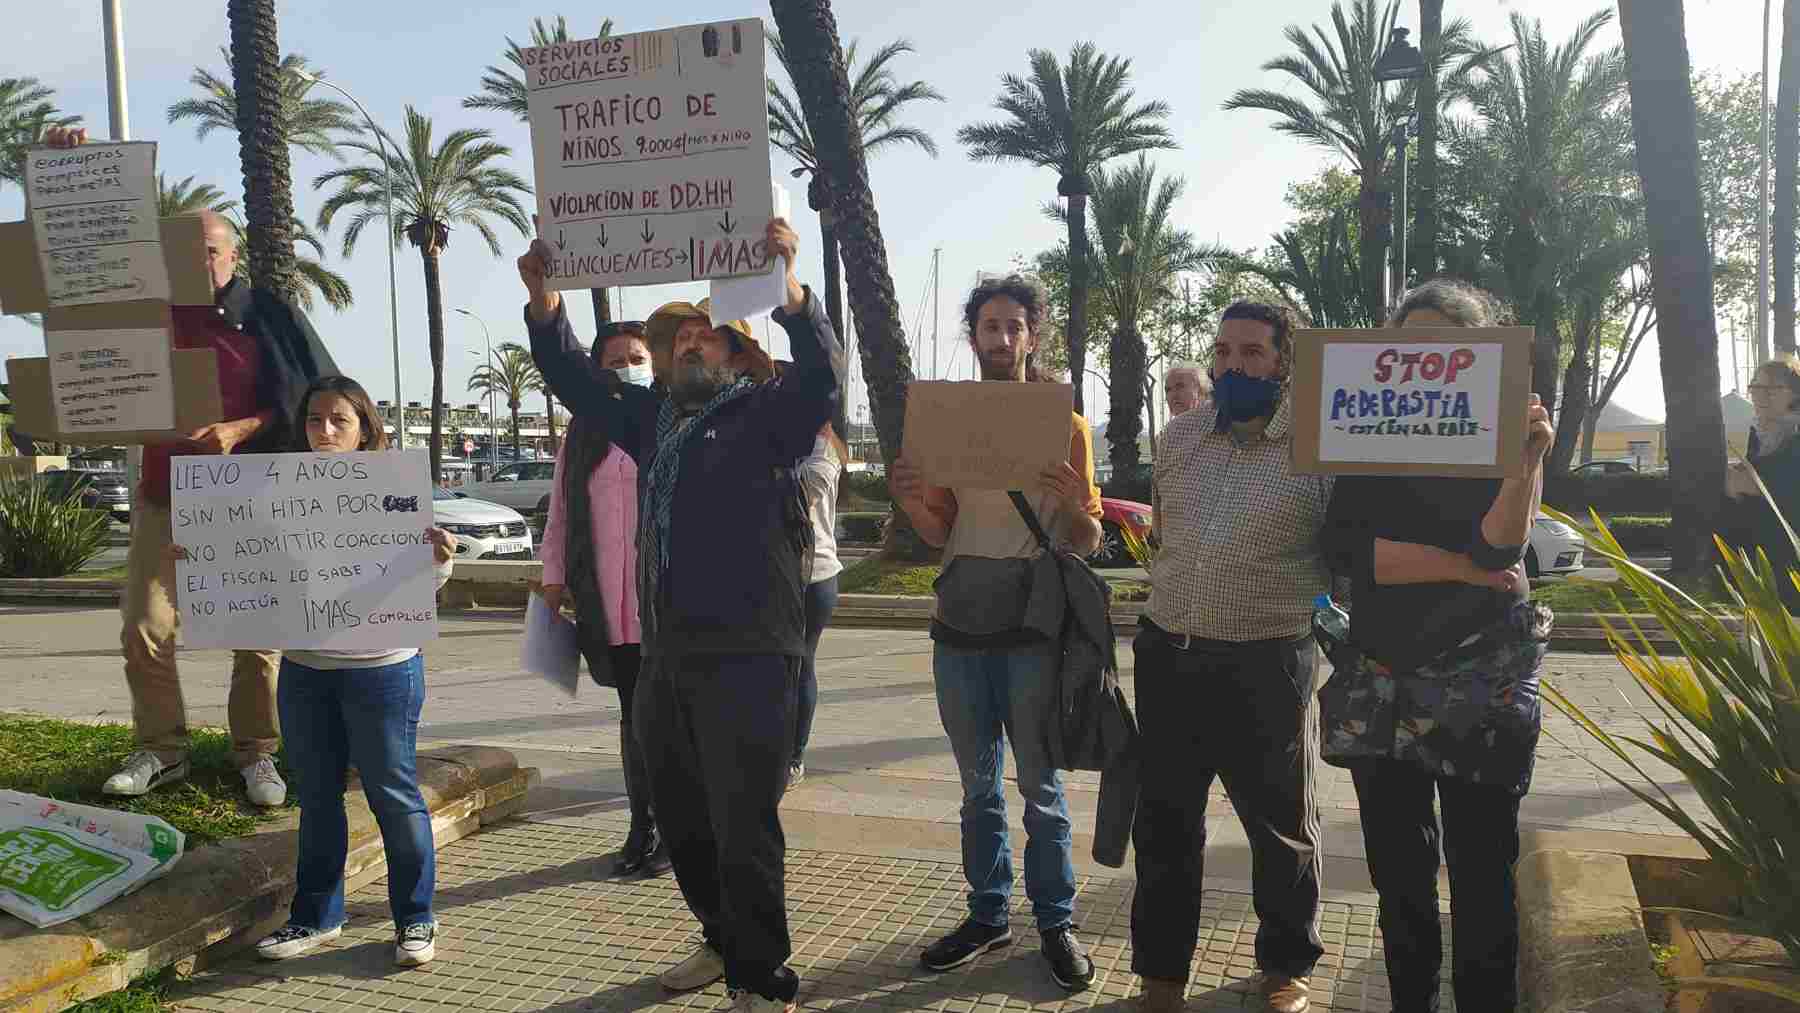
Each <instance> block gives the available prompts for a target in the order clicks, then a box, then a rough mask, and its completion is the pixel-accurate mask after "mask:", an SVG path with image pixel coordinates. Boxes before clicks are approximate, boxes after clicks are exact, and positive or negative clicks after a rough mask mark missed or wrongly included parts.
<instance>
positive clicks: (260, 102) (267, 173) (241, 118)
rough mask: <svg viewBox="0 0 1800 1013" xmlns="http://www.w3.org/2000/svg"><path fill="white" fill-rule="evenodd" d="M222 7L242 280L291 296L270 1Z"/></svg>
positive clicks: (289, 186) (289, 184) (289, 203)
mask: <svg viewBox="0 0 1800 1013" xmlns="http://www.w3.org/2000/svg"><path fill="white" fill-rule="evenodd" d="M225 10H226V16H227V19H228V20H229V21H230V24H231V80H232V89H231V91H232V95H233V96H234V97H235V102H234V103H233V104H234V109H233V112H234V113H235V114H236V117H235V119H236V123H237V133H238V162H239V163H240V164H241V165H242V166H243V171H244V210H245V213H246V214H245V216H246V217H247V218H248V219H249V226H250V277H251V280H252V281H254V282H255V283H256V284H257V285H259V286H261V287H263V288H266V289H269V290H270V291H272V292H277V293H279V294H281V295H291V294H292V293H293V292H294V236H293V231H292V228H291V224H290V223H292V222H293V220H294V195H293V192H292V191H293V181H292V179H291V178H290V177H289V174H288V169H289V165H288V146H287V143H286V141H287V120H286V117H285V115H284V110H283V107H282V101H283V90H282V77H281V64H280V59H281V46H280V43H279V41H278V40H277V39H276V26H275V0H228V2H227V4H226V8H225Z"/></svg>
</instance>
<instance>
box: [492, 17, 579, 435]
mask: <svg viewBox="0 0 1800 1013" xmlns="http://www.w3.org/2000/svg"><path fill="white" fill-rule="evenodd" d="M612 29H613V23H612V19H611V18H607V19H606V20H604V21H602V22H600V38H606V37H607V36H608V35H611V34H612ZM571 41H573V39H571V38H570V36H569V22H568V19H567V18H564V17H563V16H562V15H561V14H558V15H557V16H556V23H555V24H553V25H552V24H546V23H545V22H544V19H543V18H533V19H532V21H531V44H532V46H548V45H551V44H553V43H558V42H571ZM501 55H502V56H504V57H505V59H506V62H507V63H509V64H512V69H510V70H509V69H507V68H506V67H496V66H494V65H492V64H489V65H488V67H487V72H486V73H484V74H483V75H482V77H481V90H480V91H478V92H476V93H475V94H473V95H470V96H469V97H468V98H465V99H463V100H462V104H463V108H464V109H486V110H491V111H494V112H502V113H506V114H508V115H510V116H512V117H513V118H514V119H516V120H518V121H519V122H520V123H527V122H529V121H530V119H531V111H530V107H529V92H528V89H527V88H526V87H525V47H524V46H521V45H519V44H518V43H517V42H514V41H513V40H512V38H511V37H510V36H508V37H507V40H506V52H505V53H503V54H501ZM588 298H589V299H591V300H592V301H593V304H594V326H595V327H596V328H598V327H599V326H600V325H601V324H604V323H607V322H609V321H611V320H612V300H611V298H610V297H609V296H608V295H607V292H606V289H604V288H591V289H588ZM551 428H552V429H553V430H554V429H555V423H554V421H553V422H552V423H551Z"/></svg>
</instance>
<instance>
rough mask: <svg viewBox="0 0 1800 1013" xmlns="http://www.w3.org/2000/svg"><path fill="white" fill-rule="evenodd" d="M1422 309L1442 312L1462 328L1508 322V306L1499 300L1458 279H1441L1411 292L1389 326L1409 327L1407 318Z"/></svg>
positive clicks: (1498, 324) (1404, 298) (1490, 325)
mask: <svg viewBox="0 0 1800 1013" xmlns="http://www.w3.org/2000/svg"><path fill="white" fill-rule="evenodd" d="M1420 310H1431V311H1433V312H1435V313H1438V314H1440V315H1442V316H1443V317H1445V318H1446V319H1448V320H1451V321H1454V322H1455V323H1456V326H1458V327H1498V326H1501V325H1502V324H1505V323H1506V322H1507V314H1506V307H1505V306H1504V305H1503V304H1502V303H1501V302H1500V300H1499V299H1496V298H1494V296H1493V295H1492V294H1491V293H1489V292H1486V291H1483V290H1482V289H1479V288H1476V287H1475V286H1473V285H1471V284H1469V283H1468V282H1466V281H1457V280H1456V279H1454V278H1437V279H1434V280H1432V281H1428V282H1425V283H1424V284H1422V285H1420V286H1418V287H1417V288H1415V289H1413V290H1411V291H1409V292H1407V293H1406V295H1405V296H1404V297H1402V298H1401V300H1400V305H1399V306H1396V307H1395V308H1394V313H1393V315H1392V316H1390V317H1388V322H1387V325H1388V326H1389V327H1405V326H1406V318H1407V317H1408V316H1410V315H1411V314H1413V313H1417V312H1418V311H1420Z"/></svg>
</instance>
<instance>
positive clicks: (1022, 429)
mask: <svg viewBox="0 0 1800 1013" xmlns="http://www.w3.org/2000/svg"><path fill="white" fill-rule="evenodd" d="M1074 418H1075V389H1074V388H1073V387H1070V386H1069V385H1068V384H1066V383H996V382H984V381H979V380H917V381H914V382H912V383H909V384H907V385H906V440H905V443H904V445H903V446H902V448H901V454H902V456H904V457H905V458H906V459H907V460H908V461H910V462H912V463H913V464H916V465H918V467H919V469H920V470H921V471H922V472H924V474H925V481H926V482H929V483H930V484H932V485H936V486H944V487H951V488H964V489H1020V490H1024V489H1036V488H1037V487H1038V483H1039V477H1038V476H1039V475H1041V474H1042V473H1043V470H1044V469H1045V468H1047V467H1049V466H1050V465H1053V464H1056V463H1057V462H1058V461H1067V460H1068V459H1069V435H1070V433H1071V432H1072V429H1073V426H1074Z"/></svg>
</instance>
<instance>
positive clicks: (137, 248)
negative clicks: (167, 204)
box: [25, 141, 169, 307]
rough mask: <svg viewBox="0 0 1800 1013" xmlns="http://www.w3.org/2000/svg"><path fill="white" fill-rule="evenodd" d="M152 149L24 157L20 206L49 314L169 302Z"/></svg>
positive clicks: (90, 147) (89, 148) (44, 151)
mask: <svg viewBox="0 0 1800 1013" xmlns="http://www.w3.org/2000/svg"><path fill="white" fill-rule="evenodd" d="M156 196H157V189H156V145H155V143H153V142H150V141H123V142H102V143H99V144H84V145H82V146H81V147H78V148H31V149H29V150H27V151H26V153H25V202H26V206H27V208H28V209H29V212H30V218H31V228H32V232H33V235H34V238H35V239H36V241H37V251H38V258H39V264H40V266H41V267H42V270H43V277H44V286H45V290H46V292H47V294H48V296H49V303H50V305H51V306H53V307H60V306H79V305H83V304H86V303H106V302H124V301H126V300H132V299H168V298H169V272H168V269H167V267H165V266H164V262H163V250H162V230H161V226H160V223H159V221H158V219H157V207H156Z"/></svg>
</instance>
